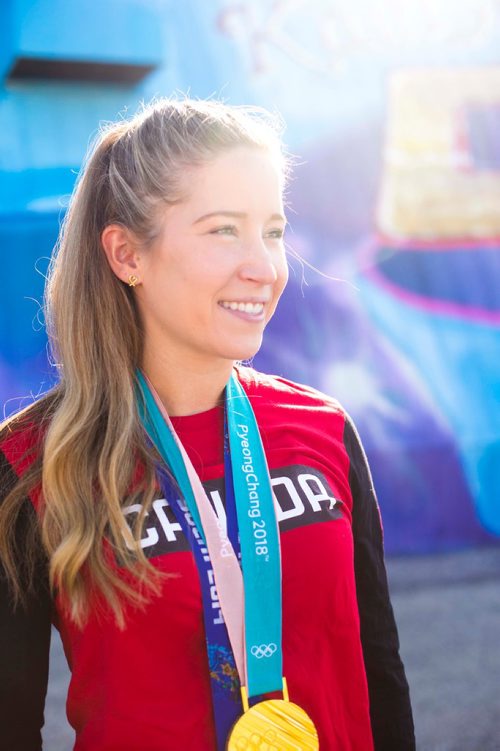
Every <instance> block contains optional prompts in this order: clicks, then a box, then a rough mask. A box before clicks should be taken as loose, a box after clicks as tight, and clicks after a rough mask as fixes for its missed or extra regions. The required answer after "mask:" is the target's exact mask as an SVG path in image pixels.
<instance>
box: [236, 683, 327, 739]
mask: <svg viewBox="0 0 500 751" xmlns="http://www.w3.org/2000/svg"><path fill="white" fill-rule="evenodd" d="M241 692H242V697H243V708H244V710H245V711H244V713H243V714H242V715H241V717H240V718H239V719H238V720H237V721H236V723H235V725H234V726H233V729H232V730H231V732H230V734H229V738H228V740H227V751H318V749H319V740H318V733H317V732H316V728H315V727H314V723H313V721H312V720H311V718H310V717H309V715H308V714H307V713H306V712H304V710H303V709H301V707H299V706H298V705H297V704H294V703H293V702H291V701H289V700H288V691H287V689H286V681H285V679H283V694H284V696H285V698H284V699H267V700H266V701H261V702H259V703H258V704H255V705H254V706H253V707H248V699H247V697H246V691H245V689H244V688H242V689H241Z"/></svg>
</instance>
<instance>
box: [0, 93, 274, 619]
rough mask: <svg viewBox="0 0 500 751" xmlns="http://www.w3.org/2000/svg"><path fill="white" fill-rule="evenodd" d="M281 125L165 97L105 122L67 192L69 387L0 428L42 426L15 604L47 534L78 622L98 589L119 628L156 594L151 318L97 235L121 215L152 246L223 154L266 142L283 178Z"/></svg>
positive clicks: (54, 307)
mask: <svg viewBox="0 0 500 751" xmlns="http://www.w3.org/2000/svg"><path fill="white" fill-rule="evenodd" d="M280 129H281V123H280V122H279V120H278V119H277V118H275V117H274V116H270V115H269V114H268V113H266V112H265V111H263V110H260V109H257V108H248V107H232V106H228V105H225V104H223V103H221V102H218V101H197V100H190V99H184V100H172V99H162V100H158V101H155V102H153V103H151V104H150V105H148V106H146V107H144V108H143V109H142V110H141V112H139V113H138V114H137V115H135V116H134V117H132V118H131V119H128V120H120V121H118V122H117V123H113V124H106V125H104V126H103V127H101V129H100V132H99V134H98V136H97V138H96V140H95V142H94V144H93V146H92V147H91V148H90V150H89V153H88V155H87V158H86V160H85V164H84V166H83V168H82V171H81V173H80V176H79V179H78V181H77V184H76V187H75V190H74V193H73V196H72V198H71V201H70V205H69V208H68V211H67V213H66V216H65V219H64V222H63V225H62V228H61V233H60V236H59V240H58V243H57V245H56V249H55V252H54V257H53V259H52V263H51V267H50V270H49V275H48V280H47V285H46V294H45V316H46V322H47V331H48V335H49V342H50V346H51V351H52V357H53V360H54V361H55V363H56V366H57V368H58V371H59V382H58V385H57V386H56V387H55V388H54V389H53V390H52V391H51V392H49V394H48V395H46V396H45V397H44V398H42V399H41V400H40V401H39V402H37V403H35V404H33V405H31V406H30V407H29V408H28V409H27V410H25V411H24V412H22V413H20V414H18V415H16V416H14V417H13V418H10V419H9V421H8V422H7V423H6V424H4V425H3V426H2V432H1V436H2V438H5V436H6V434H7V433H8V432H12V431H14V432H15V431H18V430H25V429H26V427H27V426H29V425H31V426H35V427H36V429H37V431H38V432H37V436H38V438H37V439H36V441H34V445H32V446H31V448H30V451H31V452H32V453H33V457H31V458H32V460H33V461H32V463H31V465H30V468H29V470H28V471H27V472H25V473H21V475H20V479H19V480H18V481H17V482H16V483H15V484H14V487H10V488H4V489H3V494H4V495H5V497H4V500H3V502H2V503H1V505H0V559H1V560H2V562H3V564H4V569H5V571H6V574H7V577H8V579H9V580H10V583H11V585H12V592H13V597H14V600H15V602H16V603H19V602H21V603H22V602H25V601H26V600H27V593H28V591H29V587H30V583H31V582H32V581H33V577H34V576H36V575H37V574H36V572H37V565H38V561H39V555H38V554H37V550H39V549H40V541H41V546H42V549H43V551H44V557H45V559H46V561H48V572H49V581H50V586H51V589H52V592H55V591H57V593H58V595H59V596H60V597H61V598H62V600H61V601H62V602H63V603H65V606H66V608H67V610H68V612H69V614H70V616H71V617H72V619H73V620H74V621H75V622H76V623H77V624H79V625H82V624H83V623H84V622H85V620H86V618H87V617H88V614H89V607H90V604H91V602H92V604H94V595H97V596H98V598H97V599H100V598H101V601H102V598H104V602H106V603H107V605H108V606H109V607H110V608H111V610H112V611H113V613H114V615H115V618H116V620H117V622H118V623H119V624H120V625H123V624H124V622H125V620H124V618H125V607H126V605H127V603H132V604H135V605H141V604H144V603H145V602H146V601H147V599H148V597H150V596H151V595H152V594H154V593H155V592H158V591H159V588H160V578H161V575H160V574H159V573H158V571H157V570H156V569H155V568H154V567H153V566H152V565H151V564H150V563H149V562H148V560H147V558H146V557H145V555H144V553H143V551H142V548H141V546H140V544H139V540H140V537H141V530H142V526H143V522H144V519H145V516H146V514H147V512H148V510H149V508H150V506H151V503H152V500H153V499H154V495H155V490H156V480H155V471H154V464H155V456H154V452H153V450H152V449H150V448H149V447H148V445H147V443H146V441H145V435H144V432H143V429H142V427H141V423H140V419H139V416H138V412H137V408H136V401H135V388H136V378H135V372H136V368H137V367H138V366H140V364H141V357H142V340H143V337H142V333H141V321H140V318H139V315H138V311H137V307H136V305H135V302H134V293H133V290H131V289H130V288H129V287H128V286H127V285H125V284H123V282H121V281H120V280H118V279H117V277H116V276H115V275H114V273H113V272H112V271H111V269H110V267H109V265H108V262H107V259H106V256H105V253H104V251H103V248H102V245H101V234H102V231H103V229H104V228H105V227H106V226H107V225H109V224H114V223H120V224H122V225H123V226H125V227H127V228H129V229H130V230H131V231H132V232H133V233H135V235H136V236H137V237H138V238H139V240H140V241H141V242H142V243H144V246H145V247H146V248H147V246H148V244H149V243H151V241H152V240H153V239H154V237H155V234H156V233H157V231H158V226H159V223H158V214H159V211H161V208H162V207H164V206H166V205H169V204H172V203H174V202H177V201H179V200H182V195H183V191H185V189H186V185H185V184H184V182H183V172H185V170H186V168H188V167H192V166H197V165H203V164H205V163H207V162H209V161H210V160H211V159H214V158H215V157H216V156H217V155H219V154H220V153H221V152H223V151H225V150H227V149H231V148H234V147H237V146H242V145H245V146H249V147H253V148H260V149H267V150H269V151H270V152H271V153H272V154H273V155H275V156H276V157H277V158H278V159H279V160H280V161H281V165H282V168H283V173H284V175H285V174H286V171H287V159H286V156H285V154H284V152H283V149H282V146H281V140H280V134H279V131H280ZM20 458H21V457H20ZM24 458H25V457H24ZM37 488H40V489H41V499H42V500H41V503H40V505H39V508H38V513H37V515H36V517H35V515H33V514H31V520H30V521H29V523H28V528H27V530H26V531H25V541H26V542H25V545H24V546H23V552H22V555H19V550H18V549H17V547H16V546H17V545H18V537H17V532H16V529H18V524H19V518H20V515H21V509H22V506H23V502H24V501H25V499H26V497H27V495H28V494H29V493H31V492H33V490H34V489H37ZM1 490H2V489H1V488H0V491H1ZM138 500H140V502H141V504H142V512H141V513H140V514H138V515H137V519H136V522H135V524H134V527H133V531H131V530H130V528H129V526H128V524H127V522H126V521H125V517H124V513H123V507H124V506H126V505H130V504H132V503H136V502H138ZM117 562H119V565H116V564H117Z"/></svg>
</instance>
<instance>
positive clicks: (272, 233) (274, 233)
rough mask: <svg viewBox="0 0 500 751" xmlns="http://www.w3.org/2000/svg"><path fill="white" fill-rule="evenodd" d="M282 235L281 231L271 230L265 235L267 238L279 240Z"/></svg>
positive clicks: (282, 231) (283, 231)
mask: <svg viewBox="0 0 500 751" xmlns="http://www.w3.org/2000/svg"><path fill="white" fill-rule="evenodd" d="M284 234H285V230H283V229H272V230H270V231H269V232H268V233H267V236H268V237H272V238H276V239H278V240H281V238H282V237H283V236H284Z"/></svg>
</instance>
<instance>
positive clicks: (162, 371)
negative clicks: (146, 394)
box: [142, 353, 233, 417]
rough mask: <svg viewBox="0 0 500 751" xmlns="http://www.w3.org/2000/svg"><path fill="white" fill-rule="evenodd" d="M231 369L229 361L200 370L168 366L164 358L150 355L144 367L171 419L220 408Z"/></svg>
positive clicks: (183, 364) (173, 363)
mask: <svg viewBox="0 0 500 751" xmlns="http://www.w3.org/2000/svg"><path fill="white" fill-rule="evenodd" d="M232 368H233V363H232V362H231V361H230V360H221V361H217V362H216V363H211V364H210V365H209V366H207V364H206V363H204V367H200V364H190V365H186V364H185V363H179V362H169V361H168V358H165V357H148V356H147V353H145V356H144V361H143V365H142V370H143V372H144V373H145V375H146V376H147V377H148V378H149V380H150V381H151V383H152V384H153V386H154V387H155V389H156V391H157V392H158V395H159V397H160V399H161V400H162V402H163V404H164V406H165V409H166V410H167V412H168V414H169V415H170V417H177V416H179V417H180V416H187V415H194V414H198V413H200V412H206V411H207V410H209V409H212V408H213V407H216V406H217V405H218V404H221V403H222V398H223V393H224V388H225V386H226V384H227V382H228V380H229V377H230V375H231V371H232Z"/></svg>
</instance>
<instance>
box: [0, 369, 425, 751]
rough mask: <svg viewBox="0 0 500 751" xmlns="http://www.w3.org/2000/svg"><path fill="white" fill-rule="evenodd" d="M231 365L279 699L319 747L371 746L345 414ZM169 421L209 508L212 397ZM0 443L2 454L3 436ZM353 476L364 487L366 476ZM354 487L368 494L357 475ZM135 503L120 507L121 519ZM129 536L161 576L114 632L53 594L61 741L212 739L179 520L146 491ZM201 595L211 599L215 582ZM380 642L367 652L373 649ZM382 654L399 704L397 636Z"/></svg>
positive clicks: (116, 746) (98, 750)
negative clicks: (270, 495)
mask: <svg viewBox="0 0 500 751" xmlns="http://www.w3.org/2000/svg"><path fill="white" fill-rule="evenodd" d="M238 372H239V377H240V380H241V381H242V384H243V387H244V389H245V391H246V392H247V394H248V396H249V398H250V401H251V403H252V406H253V409H254V411H255V414H256V417H257V421H258V424H259V427H260V432H261V436H262V440H263V444H264V448H265V452H266V456H267V461H268V465H269V469H270V475H271V480H272V486H273V491H274V494H275V502H276V512H277V516H278V522H279V527H280V538H281V556H282V578H283V584H282V586H283V663H284V674H285V676H286V678H287V683H288V689H289V694H290V699H291V701H294V702H296V703H297V704H299V705H300V706H302V707H303V708H304V709H305V710H306V711H307V713H308V714H309V716H310V717H311V718H312V720H313V721H314V723H315V725H316V728H317V730H318V735H319V740H320V749H322V751H323V750H324V751H371V749H373V748H374V745H373V738H372V728H371V723H370V706H369V705H370V702H369V693H368V686H367V673H366V670H365V661H364V653H363V649H364V644H362V640H361V638H360V609H359V596H360V594H361V597H365V599H366V594H363V593H364V592H365V590H366V586H365V585H364V584H361V585H360V583H359V572H358V571H357V568H359V566H358V567H356V566H355V544H354V539H353V488H355V489H356V490H355V492H356V493H358V492H359V489H358V487H357V486H358V485H359V482H358V481H359V479H360V478H359V473H358V476H357V477H356V478H354V479H353V465H354V463H355V461H357V460H358V459H359V460H360V461H361V462H364V455H363V453H362V449H361V448H360V447H359V450H358V449H356V448H355V446H356V444H355V443H353V441H352V435H351V438H350V439H349V442H346V429H347V426H349V425H350V423H349V421H348V418H347V417H346V415H345V413H344V411H343V410H342V408H341V407H340V406H339V405H338V404H337V403H336V402H335V401H334V400H332V399H330V398H328V397H326V396H324V395H322V394H320V393H319V392H317V391H315V390H313V389H309V388H307V387H303V386H299V385H297V384H293V383H291V382H289V381H285V380H283V379H280V378H276V377H271V376H264V375H262V374H259V373H256V372H255V371H253V370H251V369H249V368H239V370H238ZM173 423H174V426H175V429H176V430H177V432H178V434H179V436H180V438H181V440H182V442H183V444H184V446H185V448H186V450H187V452H188V454H189V456H190V458H191V460H192V462H193V464H194V466H195V468H196V470H197V472H198V474H199V475H200V478H201V480H202V482H203V484H204V486H205V489H206V490H207V493H208V496H209V498H210V499H211V501H212V503H213V505H214V508H215V510H216V512H217V513H219V514H223V513H224V482H223V471H224V467H223V411H222V408H215V409H213V410H210V411H208V412H205V413H202V414H198V415H192V416H189V417H178V418H174V419H173ZM351 433H352V428H351ZM353 435H355V434H353ZM353 446H354V449H353ZM3 448H4V453H5V455H6V456H7V458H9V456H8V446H6V445H4V447H3ZM6 449H7V450H6ZM356 451H358V454H359V456H358V457H357V458H355V457H354V456H353V452H356ZM367 478H368V479H367V481H366V483H365V484H369V483H370V481H369V475H367ZM365 491H366V493H367V494H368V495H370V493H372V488H371V485H370V486H369V487H367V488H365ZM372 495H373V494H372ZM373 498H374V497H373ZM370 503H371V505H372V506H373V507H374V509H375V511H374V510H373V509H372V510H371V511H370V514H371V516H370V519H371V522H370V524H372V525H373V524H374V523H375V524H376V525H377V524H378V525H379V521H376V522H373V518H374V516H375V517H376V518H377V519H378V508H377V506H376V502H375V501H374V500H373V499H372V500H371V501H370ZM138 510H139V508H138V506H134V507H128V508H126V509H125V510H124V511H125V513H126V515H127V518H128V519H129V520H130V522H131V523H132V522H133V519H134V515H135V514H136V513H137V512H138ZM359 518H360V522H359V525H358V526H359V535H360V538H361V543H360V544H361V545H362V546H364V545H366V544H373V547H374V548H377V549H378V548H380V551H379V552H380V554H381V538H380V540H379V539H378V538H377V539H374V540H372V541H371V543H370V534H371V533H370V532H369V530H368V526H367V527H366V529H365V528H364V527H363V526H362V524H361V522H362V519H363V510H362V509H361V510H360V514H359ZM355 526H356V525H355ZM377 534H379V532H378V533H377ZM365 538H366V539H365ZM366 541H368V542H366ZM142 545H143V549H144V552H145V553H146V555H147V556H148V557H149V558H150V560H151V562H152V563H153V564H154V565H155V566H157V567H158V568H159V569H161V570H162V571H163V572H166V573H167V574H169V576H168V577H167V578H165V580H164V581H163V584H162V592H161V595H160V596H154V597H152V599H151V601H150V602H149V604H148V605H147V606H146V607H145V608H144V609H143V610H137V609H136V610H134V609H129V611H128V616H127V622H126V627H125V629H124V630H120V629H119V628H118V627H117V626H116V625H115V623H114V621H113V619H112V617H111V616H110V617H109V618H103V617H102V616H100V617H97V616H93V615H91V617H90V619H89V621H88V623H87V624H86V626H85V627H84V628H83V630H80V629H78V628H77V627H76V626H75V625H74V624H73V623H72V622H71V621H69V620H68V618H67V617H66V616H65V614H64V612H63V611H62V610H61V609H60V608H59V609H58V607H57V605H58V603H57V602H56V610H57V625H58V628H59V629H60V632H61V636H62V639H63V643H64V648H65V651H66V655H67V658H68V662H69V665H70V668H71V671H72V677H71V683H70V688H69V694H68V701H67V713H68V718H69V721H70V723H71V724H72V725H73V727H74V728H75V731H76V745H75V751H181V749H182V751H212V750H215V730H214V722H213V716H212V704H211V692H210V680H209V674H208V665H207V653H206V642H205V635H204V623H203V611H202V600H201V590H200V581H199V575H198V571H197V568H196V565H195V561H194V557H193V554H192V552H191V550H190V549H189V545H188V542H187V540H186V539H185V537H184V535H183V533H182V530H181V528H180V525H179V524H178V523H177V521H176V519H175V517H174V515H173V513H172V511H171V509H170V507H169V506H168V504H167V502H166V501H165V500H164V499H162V498H160V497H159V498H158V499H157V500H155V501H154V503H153V507H152V508H151V510H150V511H149V513H148V516H147V519H146V522H145V525H144V530H143V536H142ZM377 555H378V553H377ZM360 560H361V558H360ZM373 561H374V562H373V563H372V565H373V571H366V576H367V580H368V581H370V582H371V584H370V586H372V587H375V589H376V588H377V577H378V579H380V581H381V590H380V593H378V594H377V592H375V597H379V595H380V597H379V602H382V606H381V613H382V615H380V613H379V620H380V622H384V618H385V619H386V623H388V628H389V631H391V634H390V636H389V641H390V642H391V639H392V635H393V632H394V633H395V627H394V623H393V620H392V621H391V620H390V618H389V621H387V609H389V611H390V604H389V602H388V595H387V591H386V582H385V578H384V577H385V573H382V574H381V573H380V571H378V570H377V566H378V565H379V564H378V563H377V562H376V561H375V558H374V559H373ZM357 590H358V592H357ZM357 595H358V596H357ZM213 606H214V608H217V606H218V603H217V600H216V592H214V602H213ZM372 610H373V608H372ZM364 611H366V613H368V615H367V616H366V618H365V620H366V624H367V626H366V627H367V628H368V629H369V623H370V619H371V621H373V623H375V621H376V617H377V616H376V614H375V617H372V616H370V615H369V613H370V607H366V608H364ZM390 617H391V618H392V611H390ZM367 633H368V636H366V635H365V640H366V639H367V640H368V642H370V647H366V648H365V658H366V657H367V655H368V657H369V662H370V665H371V663H372V662H373V661H374V659H375V658H374V657H373V656H372V654H371V651H369V650H372V651H373V643H374V642H376V640H377V638H380V637H379V636H377V634H376V628H375V627H374V628H372V629H371V631H370V630H369V631H368V632H367ZM374 635H375V636H374ZM393 641H394V640H393V639H392V642H391V644H392V646H391V647H390V649H391V654H393V656H394V644H393ZM384 649H385V648H383V649H382V650H381V652H380V659H382V657H383V655H385V654H386V653H387V650H386V651H385V652H384ZM375 651H376V649H375ZM384 659H385V658H384ZM395 659H396V662H397V664H396V663H395V662H394V660H393V664H392V665H391V668H390V670H389V671H388V672H391V671H394V665H395V664H396V673H397V677H396V683H399V688H398V691H399V693H400V694H401V695H403V694H404V695H405V696H406V699H405V698H403V700H402V702H401V705H402V706H403V705H404V706H405V707H406V710H405V711H408V708H409V702H408V697H407V685H406V681H405V680H403V682H402V681H401V676H402V678H403V679H404V673H403V671H402V666H401V664H400V662H399V658H398V656H397V636H396V657H395ZM377 670H378V676H377V680H380V675H381V674H382V673H383V669H381V668H380V667H379V668H377V666H376V665H375V667H374V668H373V667H370V671H371V672H373V675H374V676H375V675H377ZM375 683H376V681H375V680H374V685H375ZM393 683H394V680H393ZM403 684H404V685H403ZM373 690H376V689H373ZM370 692H371V693H372V687H370ZM405 692H406V693H405ZM389 693H390V692H389ZM405 702H406V703H407V704H408V706H406V704H405ZM386 711H387V712H389V711H390V710H389V707H388V706H387V707H386ZM393 711H395V712H396V715H397V716H396V718H395V722H394V723H393V724H395V725H398V724H399V728H398V729H397V731H394V733H395V734H394V737H396V735H397V733H400V734H401V733H402V735H404V733H405V732H406V733H407V728H406V730H405V731H404V732H403V731H402V730H401V728H402V727H403V724H404V722H403V720H401V717H402V716H403V715H404V711H403V712H402V713H400V712H399V710H398V709H397V705H396V707H395V706H394V705H393ZM372 715H373V706H372ZM410 720H411V712H410ZM384 722H386V723H387V720H384ZM377 724H378V720H377ZM402 735H401V737H402ZM407 735H408V734H407ZM408 737H409V736H408ZM379 748H380V749H382V748H385V749H386V750H387V749H390V748H391V749H392V748H394V749H398V751H403V750H404V749H407V748H408V749H410V748H413V746H412V745H411V744H410V742H409V741H408V745H405V744H404V743H402V744H401V745H399V746H398V745H394V746H389V745H386V746H382V745H380V746H379Z"/></svg>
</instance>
